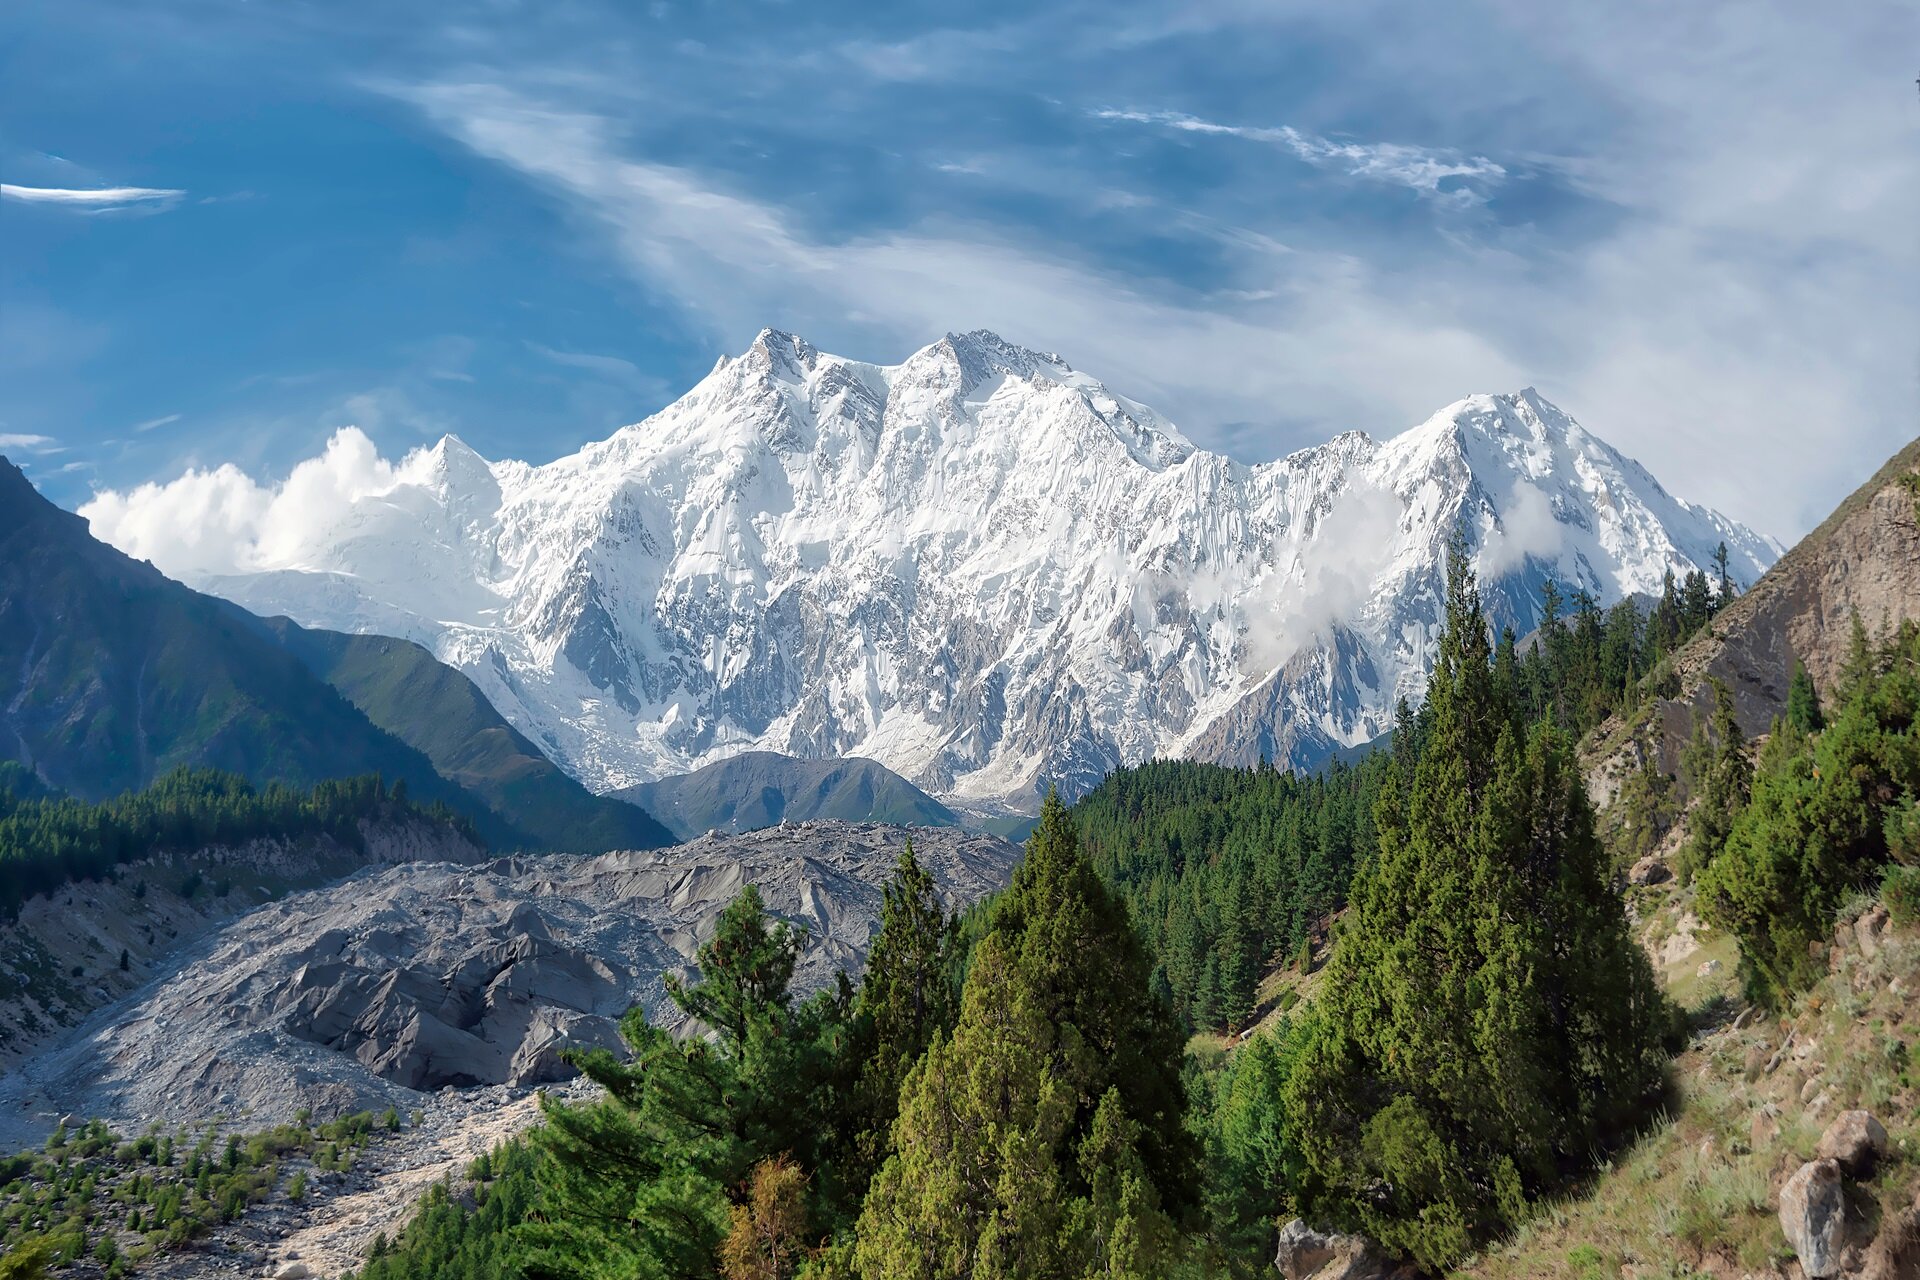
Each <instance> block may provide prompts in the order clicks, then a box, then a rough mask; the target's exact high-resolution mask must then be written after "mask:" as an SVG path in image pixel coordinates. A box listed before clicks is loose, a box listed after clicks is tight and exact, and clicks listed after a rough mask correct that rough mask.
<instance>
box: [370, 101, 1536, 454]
mask: <svg viewBox="0 0 1920 1280" xmlns="http://www.w3.org/2000/svg"><path fill="white" fill-rule="evenodd" d="M388 91H389V92H391V93H393V94H395V96H398V97H400V98H402V99H404V100H406V101H409V102H412V103H414V104H415V105H416V106H418V107H419V108H420V109H421V110H422V111H424V112H425V113H426V114H427V116H428V117H429V119H431V120H432V121H433V122H434V123H435V124H436V125H438V126H439V127H441V128H443V129H444V130H446V131H447V132H448V133H449V134H450V135H451V136H453V137H454V138H456V139H457V140H459V141H460V142H462V143H464V144H465V145H466V146H468V147H470V148H471V149H472V150H474V151H475V152H476V153H478V154H480V155H483V156H486V157H488V158H490V159H493V160H496V161H499V162H501V163H502V164H505V165H507V166H509V167H511V168H513V169H515V170H517V171H518V172H520V173H521V174H522V175H523V176H524V177H526V178H527V179H529V180H530V181H532V182H534V183H536V184H538V185H540V186H542V187H544V188H547V189H548V190H550V191H552V192H554V193H555V194H556V195H557V196H559V197H560V198H561V199H562V200H563V202H564V203H565V204H566V205H567V206H568V207H569V208H571V209H572V210H573V211H574V212H575V213H576V214H577V215H579V216H581V217H582V218H584V219H586V220H588V221H589V222H590V223H591V225H593V226H594V227H596V228H598V229H600V230H601V231H602V232H604V233H605V234H607V235H608V236H610V238H611V242H612V245H613V248H614V251H615V252H616V253H617V254H618V255H619V257H620V258H621V259H622V260H623V261H624V263H625V265H626V266H627V267H628V268H629V270H630V271H632V273H633V274H634V275H635V276H636V277H638V278H639V279H641V280H642V281H644V282H645V284H646V285H647V287H648V288H650V289H654V290H661V291H664V292H665V293H667V294H668V295H670V296H671V297H673V298H674V299H675V300H676V301H678V302H680V303H681V304H682V305H684V306H685V307H686V308H687V309H688V310H689V311H690V312H691V313H692V314H693V315H695V316H697V317H701V318H703V319H704V320H705V321H706V323H707V324H708V326H710V328H711V329H712V331H713V332H714V334H715V336H716V337H717V338H718V339H719V340H720V341H722V342H725V343H739V342H742V341H744V340H745V338H747V337H749V336H751V335H752V334H753V333H754V332H755V331H756V330H758V329H759V328H760V327H761V326H762V325H766V324H777V325H780V326H782V327H786V328H791V329H795V330H797V331H800V332H805V333H807V334H809V336H812V337H814V338H815V339H816V340H817V341H823V342H833V343H848V344H852V347H853V352H852V353H857V352H860V351H873V350H876V348H877V351H876V354H887V355H892V356H898V355H900V354H903V351H904V349H910V346H909V347H907V348H903V345H902V343H903V335H912V342H911V344H910V345H917V344H918V342H919V341H924V340H926V339H927V338H928V337H930V336H933V335H938V334H940V333H944V332H946V331H948V330H950V329H961V328H970V327H973V326H976V325H986V326H988V327H994V328H999V329H1001V330H1003V331H1005V332H1006V334H1007V336H1009V337H1011V338H1013V339H1015V340H1017V341H1022V342H1026V343H1029V344H1031V345H1033V346H1036V347H1042V348H1045V349H1048V350H1063V351H1071V352H1073V353H1074V359H1075V361H1076V363H1080V364H1083V365H1084V366H1085V367H1087V368H1089V369H1093V370H1096V371H1112V370H1126V371H1127V373H1126V376H1125V378H1124V379H1123V385H1122V386H1121V387H1120V389H1121V390H1123V391H1126V392H1128V393H1130V394H1134V395H1138V396H1140V397H1141V398H1143V399H1148V400H1152V399H1155V398H1157V397H1158V398H1162V399H1164V400H1167V401H1172V402H1177V403H1179V404H1180V405H1182V406H1183V408H1184V409H1185V410H1186V411H1187V412H1188V413H1191V414H1192V415H1193V416H1195V417H1199V418H1202V419H1210V418H1211V419H1221V418H1228V417H1238V418H1244V416H1245V410H1246V408H1247V405H1248V404H1249V402H1260V403H1263V404H1265V405H1267V406H1269V410H1268V417H1267V423H1268V425H1269V426H1271V425H1272V424H1273V421H1274V418H1275V417H1279V416H1281V415H1285V418H1286V419H1287V420H1288V421H1290V422H1291V423H1294V424H1298V423H1301V422H1316V423H1325V422H1336V423H1346V424H1351V423H1354V422H1356V421H1359V422H1368V423H1372V424H1375V425H1377V424H1378V423H1379V422H1380V421H1381V420H1382V419H1381V416H1380V414H1379V400H1378V398H1377V397H1378V396H1379V394H1380V391H1379V379H1378V378H1377V377H1376V376H1375V375H1376V374H1377V372H1378V370H1379V368H1381V367H1383V366H1387V367H1392V368H1393V369H1395V370H1396V372H1397V374H1398V375H1399V378H1398V380H1397V383H1396V386H1395V387H1394V388H1393V390H1392V392H1391V393H1389V394H1390V395H1391V399H1392V407H1391V411H1390V413H1389V414H1388V415H1387V416H1386V417H1385V421H1386V422H1388V423H1393V422H1396V421H1405V422H1414V421H1418V420H1420V419H1421V418H1424V417H1425V416H1426V415H1427V413H1429V412H1431V410H1432V407H1433V406H1434V405H1437V404H1445V403H1448V402H1449V401H1451V400H1453V399H1456V398H1457V397H1458V395H1459V386H1460V382H1461V380H1462V370H1472V371H1474V373H1473V375H1472V385H1474V386H1480V385H1491V386H1499V387H1508V386H1519V385H1521V384H1522V383H1523V382H1525V381H1526V379H1525V378H1524V377H1523V376H1522V374H1521V371H1520V369H1519V368H1518V367H1517V366H1515V365H1514V364H1513V363H1511V362H1510V361H1509V360H1507V359H1506V358H1505V357H1504V356H1503V355H1501V354H1500V353H1499V352H1498V351H1497V350H1496V349H1495V348H1493V347H1492V346H1490V345H1489V344H1487V343H1486V342H1485V341H1483V340H1482V339H1480V338H1478V337H1476V336H1475V335H1473V334H1471V333H1469V332H1467V331H1466V330H1464V329H1463V328H1461V327H1460V326H1458V325H1457V324H1455V323H1453V322H1452V321H1451V320H1449V319H1448V318H1447V316H1445V315H1444V314H1443V313H1441V312H1439V311H1436V310H1435V309H1434V308H1433V307H1432V306H1431V305H1430V302H1429V300H1425V299H1423V298H1421V297H1419V296H1416V294H1415V293H1414V292H1413V291H1410V290H1408V289H1405V288H1403V287H1396V286H1395V284H1394V283H1393V282H1391V281H1387V280H1383V279H1381V278H1380V277H1379V276H1378V274H1377V273H1376V272H1374V271H1373V270H1371V269H1370V268H1369V267H1368V266H1367V265H1366V264H1365V263H1363V262H1361V261H1359V260H1357V259H1355V258H1352V257H1349V256H1346V255H1342V254H1333V253H1306V252H1291V251H1289V252H1286V253H1282V254H1279V255H1276V254H1274V253H1273V252H1272V251H1271V243H1270V242H1269V241H1266V240H1264V239H1263V238H1260V237H1250V238H1249V241H1248V243H1247V244H1245V245H1241V246H1237V247H1236V246H1232V245H1227V244H1224V243H1223V252H1233V253H1237V254H1239V255H1240V256H1241V257H1242V258H1243V259H1245V263H1246V268H1247V273H1248V281H1247V282H1245V283H1249V288H1248V289H1247V290H1245V291H1244V293H1243V295H1242V297H1240V298H1235V299H1232V300H1231V301H1233V302H1235V303H1236V304H1237V303H1240V302H1242V301H1244V298H1245V297H1249V296H1253V295H1256V294H1257V295H1258V296H1259V297H1260V298H1261V299H1263V301H1262V302H1261V303H1260V305H1259V306H1258V307H1255V308H1251V309H1250V308H1248V307H1246V306H1243V305H1232V306H1224V305H1221V304H1222V302H1223V299H1222V298H1221V297H1220V296H1216V295H1211V294H1186V295H1167V294H1164V293H1162V294H1155V293H1149V292H1146V291H1144V290H1143V288H1142V287H1141V285H1140V284H1139V283H1138V282H1136V281H1134V280H1131V279H1129V278H1127V277H1126V276H1124V275H1118V274H1114V273H1111V272H1108V271H1106V270H1103V269H1101V268H1100V267H1098V266H1097V265H1095V264H1092V263H1088V262H1084V261H1080V260H1076V258H1075V257H1073V256H1072V255H1070V254H1067V253H1064V252H1062V251H1060V249H1059V247H1058V246H1048V245H1036V246H1032V247H1028V246H1024V245H1022V244H1021V243H1020V242H1019V240H1018V239H1017V238H1015V237H1013V236H1010V235H1008V234H1007V233H1006V232H1005V231H1004V229H1000V228H995V227H990V226H974V225H970V224H966V223H960V222H951V221H943V222H935V223H929V224H925V225H922V226H920V227H916V228H910V229H902V230H891V231H883V232H878V233H875V234H872V235H868V236H861V237H854V238H845V239H829V238H826V237H822V236H817V235H813V234H809V233H808V231H807V230H806V228H805V227H804V225H803V224H802V223H801V222H800V221H799V220H798V219H796V218H795V217H794V216H793V215H792V213H791V212H790V211H789V210H787V209H785V208H782V207H779V206H777V205H773V204H769V203H764V202H762V201H759V200H755V199H752V198H750V197H748V196H746V195H743V194H739V193H736V192H733V191H728V190H723V189H721V187H720V184H719V183H718V182H717V181H716V180H715V179H713V178H712V177H711V176H710V175H706V174H703V173H700V172H698V171H695V170H691V169H686V168H681V167H676V166H671V165H664V164H657V163H652V162H649V161H645V160H639V159H633V158H630V157H629V156H628V155H627V154H626V153H625V151H624V149H623V147H622V146H621V145H620V143H619V141H618V137H619V130H618V128H617V126H616V124H615V122H614V121H612V120H610V119H609V118H607V117H604V116H601V115H599V114H597V113H595V112H593V111H590V110H579V109H574V108H571V107H568V106H555V105H552V104H550V103H548V102H547V101H545V100H544V99H542V98H539V97H535V96H533V95H531V94H528V93H522V92H519V91H516V90H513V89H510V88H507V87H504V86H501V85H496V84H485V83H479V84H476V83H450V84H429V85H417V86H390V87H389V89H388ZM1256 246H1257V247H1256ZM1276 352H1286V353H1287V356H1288V358H1286V359H1275V358H1274V357H1275V353H1276ZM1259 448H1271V444H1270V443H1269V444H1263V445H1260V446H1256V449H1259Z"/></svg>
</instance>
